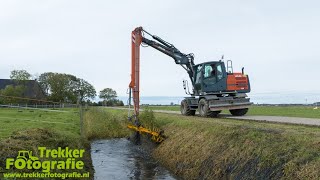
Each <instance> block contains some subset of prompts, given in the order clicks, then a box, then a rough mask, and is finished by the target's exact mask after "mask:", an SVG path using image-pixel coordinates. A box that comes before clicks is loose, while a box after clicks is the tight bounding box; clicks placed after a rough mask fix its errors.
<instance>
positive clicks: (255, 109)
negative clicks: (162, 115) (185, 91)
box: [143, 106, 320, 118]
mask: <svg viewBox="0 0 320 180" xmlns="http://www.w3.org/2000/svg"><path fill="white" fill-rule="evenodd" d="M143 108H148V109H151V110H166V111H180V106H147V107H146V106H145V107H143ZM222 113H228V114H230V113H229V112H228V111H222ZM247 115H264V116H288V117H306V118H320V109H314V107H310V106H252V107H250V109H249V112H248V114H247Z"/></svg>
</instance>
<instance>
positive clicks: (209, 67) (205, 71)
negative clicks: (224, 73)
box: [203, 64, 212, 78]
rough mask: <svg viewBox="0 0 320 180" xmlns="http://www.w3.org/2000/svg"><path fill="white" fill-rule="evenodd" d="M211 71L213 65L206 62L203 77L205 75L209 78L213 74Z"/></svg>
mask: <svg viewBox="0 0 320 180" xmlns="http://www.w3.org/2000/svg"><path fill="white" fill-rule="evenodd" d="M211 73H212V67H211V65H209V64H206V65H205V67H204V75H203V77H204V78H208V77H210V76H211Z"/></svg>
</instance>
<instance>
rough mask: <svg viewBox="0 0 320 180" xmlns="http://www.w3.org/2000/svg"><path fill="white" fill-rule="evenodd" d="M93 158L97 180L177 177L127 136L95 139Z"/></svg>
mask: <svg viewBox="0 0 320 180" xmlns="http://www.w3.org/2000/svg"><path fill="white" fill-rule="evenodd" d="M91 158H92V163H93V166H94V170H95V174H94V179H95V180H105V179H119V180H122V179H165V180H172V179H176V178H175V177H174V176H173V175H171V174H170V173H169V171H168V170H166V169H165V168H164V167H162V166H160V165H159V164H158V163H157V162H156V161H155V160H154V159H153V158H151V157H150V156H149V155H148V154H146V153H144V151H143V150H142V148H141V147H140V146H136V145H134V144H133V143H132V142H130V141H129V140H127V139H125V138H121V139H111V140H98V141H94V142H93V143H92V144H91Z"/></svg>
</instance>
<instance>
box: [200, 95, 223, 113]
mask: <svg viewBox="0 0 320 180" xmlns="http://www.w3.org/2000/svg"><path fill="white" fill-rule="evenodd" d="M198 108H199V114H200V116H202V117H217V115H218V114H219V113H220V112H221V111H210V108H209V103H208V101H207V100H206V99H201V100H200V101H199V105H198Z"/></svg>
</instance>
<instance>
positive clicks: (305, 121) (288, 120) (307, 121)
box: [106, 107, 320, 126]
mask: <svg viewBox="0 0 320 180" xmlns="http://www.w3.org/2000/svg"><path fill="white" fill-rule="evenodd" d="M106 108H113V109H127V108H118V107H106ZM141 111H143V110H141ZM153 111H154V112H158V113H167V114H180V111H165V110H153ZM218 117H219V118H228V119H243V120H252V121H266V122H275V123H285V124H301V125H309V126H310V125H311V126H320V119H315V118H301V117H283V116H251V115H247V116H231V115H229V114H219V116H218Z"/></svg>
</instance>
